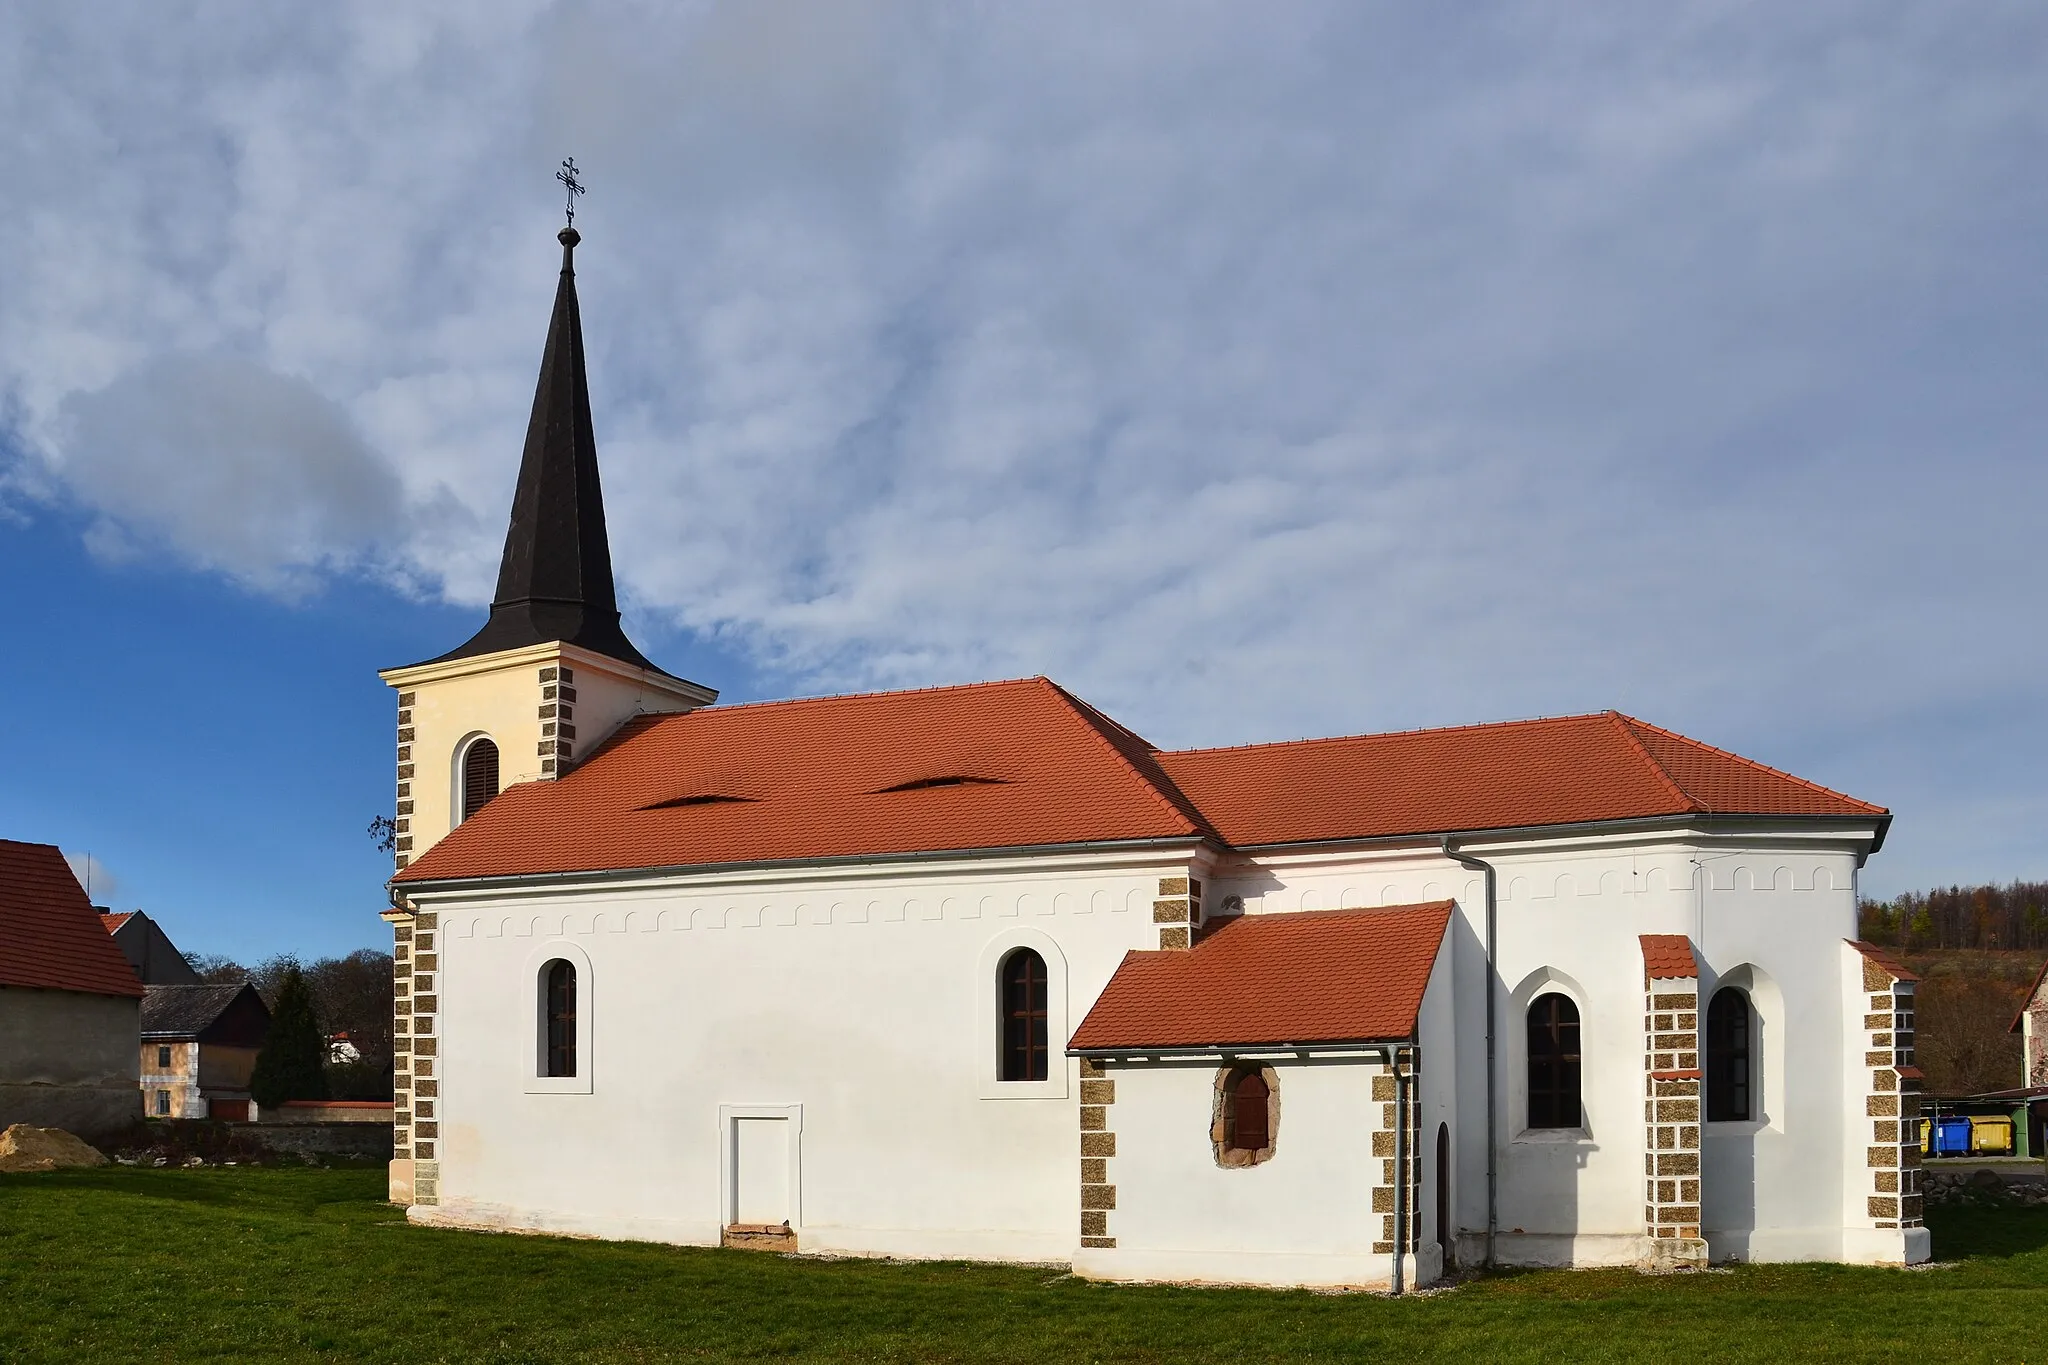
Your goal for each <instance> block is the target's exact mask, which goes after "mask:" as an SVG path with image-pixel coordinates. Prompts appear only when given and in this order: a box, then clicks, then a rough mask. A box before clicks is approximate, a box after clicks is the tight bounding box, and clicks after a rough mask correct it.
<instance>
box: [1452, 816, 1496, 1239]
mask: <svg viewBox="0 0 2048 1365" xmlns="http://www.w3.org/2000/svg"><path fill="white" fill-rule="evenodd" d="M1443 853H1444V856H1445V857H1446V858H1449V859H1450V860H1451V861H1452V862H1454V863H1456V864H1457V865H1458V866H1460V867H1462V868H1464V869H1465V870H1466V871H1468V872H1483V873H1485V874H1486V1268H1487V1269H1488V1270H1491V1269H1493V1266H1494V1259H1493V1253H1494V1246H1493V1244H1494V1238H1495V1237H1496V1236H1497V1235H1498V1233H1499V1231H1500V1161H1499V1148H1500V1137H1499V1134H1500V1118H1499V1115H1498V1113H1497V1112H1496V1110H1497V1108H1498V1106H1499V1103H1500V1100H1499V1098H1498V1093H1499V1089H1500V1078H1499V1077H1498V1076H1497V1075H1496V1074H1495V1072H1496V1070H1497V1063H1496V1061H1495V1042H1494V1037H1495V1033H1496V1031H1497V1030H1496V1028H1495V1025H1494V1015H1495V1013H1496V1010H1497V1005H1496V1003H1495V1000H1494V996H1495V993H1496V992H1495V989H1494V983H1493V977H1494V953H1495V950H1496V949H1497V948H1498V946H1499V943H1498V930H1499V916H1498V914H1497V903H1496V901H1495V900H1494V894H1493V889H1494V888H1493V864H1492V863H1489V862H1485V861H1483V860H1482V859H1479V858H1469V857H1467V856H1465V855H1464V854H1462V853H1460V852H1458V850H1457V849H1455V848H1453V847H1452V846H1451V836H1450V835H1448V834H1446V835H1445V836H1444V841H1443Z"/></svg>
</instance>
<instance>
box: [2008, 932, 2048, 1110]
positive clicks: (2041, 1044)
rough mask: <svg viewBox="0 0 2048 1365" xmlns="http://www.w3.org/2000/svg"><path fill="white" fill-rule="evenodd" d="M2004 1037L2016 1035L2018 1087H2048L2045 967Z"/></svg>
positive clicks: (2047, 972)
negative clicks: (2018, 1037) (2018, 1069)
mask: <svg viewBox="0 0 2048 1365" xmlns="http://www.w3.org/2000/svg"><path fill="white" fill-rule="evenodd" d="M2006 1031H2007V1032H2008V1033H2017V1034H2019V1035H2020V1085H2021V1086H2022V1087H2026V1088H2030V1089H2031V1088H2037V1087H2048V963H2044V964H2042V967H2041V970H2040V972H2039V973H2038V974H2036V975H2035V977H2034V984H2033V986H2032V987H2031V988H2029V989H2028V991H2027V998H2026V1000H2025V1002H2024V1003H2022V1004H2021V1005H2020V1009H2019V1013H2018V1014H2015V1015H2014V1016H2013V1017H2012V1027H2011V1028H2009V1029H2008V1030H2006Z"/></svg>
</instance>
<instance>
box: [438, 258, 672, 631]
mask: <svg viewBox="0 0 2048 1365" xmlns="http://www.w3.org/2000/svg"><path fill="white" fill-rule="evenodd" d="M557 236H558V237H559V238H560V240H561V243H562V279H561V283H560V284H559V285H558V286H557V287H556V289H555V315H554V317H553V318H552V319H551V320H550V321H549V323H548V344H547V350H546V351H544V352H543V353H542V355H541V361H540V383H539V385H538V386H537V387H536V388H535V390H534V394H533V417H532V419H531V420H530V421H529V422H528V423H527V426H526V453H525V455H524V456H522V457H521V459H520V462H519V487H518V489H517V490H516V491H515V492H514V493H513V495H512V525H511V528H510V529H509V530H507V531H506V533H505V558H504V560H503V561H502V562H501V563H500V565H499V567H498V591H497V595H496V596H495V597H493V598H492V599H491V618H490V620H488V621H486V622H485V623H484V628H483V629H482V630H480V631H478V632H477V633H476V634H475V635H473V636H471V637H470V639H469V641H468V643H466V644H464V645H462V646H461V647H459V648H457V649H452V650H450V651H449V652H448V653H446V654H443V655H441V656H440V658H438V659H432V660H429V661H428V662H430V663H441V662H443V661H445V660H449V659H468V658H474V657H475V656H477V655H479V654H495V653H497V652H498V651H500V650H506V649H520V648H523V647H525V646H527V645H537V644H546V643H549V642H551V641H555V640H561V641H565V642H567V643H569V644H572V645H579V646H581V647H582V648H584V649H588V650H592V651H594V652H596V653H598V654H603V655H607V656H609V657H611V658H614V659H621V660H623V661H625V662H627V663H630V664H636V665H638V666H639V667H641V668H649V669H652V668H654V665H653V664H651V663H649V662H648V661H647V658H646V656H645V655H643V654H641V652H640V651H639V650H637V649H635V648H634V647H633V642H632V641H630V640H628V639H627V638H626V633H625V632H624V631H623V630H621V629H620V628H619V603H618V598H617V596H616V594H615V593H614V591H613V588H612V552H611V543H610V541H609V540H608V539H607V538H606V536H605V529H604V492H603V490H602V489H601V488H600V487H599V485H598V478H597V440H596V437H594V436H593V435H592V434H591V429H590V385H589V382H588V380H587V379H586V378H585V377H584V372H583V320H582V317H581V315H580V314H579V313H578V312H577V308H576V268H575V267H576V262H575V252H576V244H577V243H578V242H580V241H582V240H583V238H582V234H580V233H578V232H577V231H576V229H575V228H573V227H565V228H563V229H562V230H561V232H560V233H558V234H557ZM655 671H656V672H660V671H661V670H659V669H655Z"/></svg>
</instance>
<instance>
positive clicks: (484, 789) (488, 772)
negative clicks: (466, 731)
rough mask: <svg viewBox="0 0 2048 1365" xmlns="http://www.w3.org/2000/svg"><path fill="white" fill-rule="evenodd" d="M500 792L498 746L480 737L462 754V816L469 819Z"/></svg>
mask: <svg viewBox="0 0 2048 1365" xmlns="http://www.w3.org/2000/svg"><path fill="white" fill-rule="evenodd" d="M497 794H498V746H497V745H495V744H493V743H491V741H489V740H487V739H480V740H478V741H476V742H475V743H474V744H472V745H470V746H469V750H468V752H466V753H465V754H463V756H462V818H463V819H465V820H467V819H468V818H469V817H470V816H472V815H475V814H476V813H477V812H478V811H480V810H482V809H483V808H484V805H485V803H486V802H488V801H489V800H490V799H491V798H492V797H494V796H496V795H497Z"/></svg>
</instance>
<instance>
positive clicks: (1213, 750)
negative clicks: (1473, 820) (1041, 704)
mask: <svg viewBox="0 0 2048 1365" xmlns="http://www.w3.org/2000/svg"><path fill="white" fill-rule="evenodd" d="M1612 714H1615V713H1614V712H1611V711H1581V712H1575V713H1572V714H1570V715H1562V716H1523V717H1521V718H1519V719H1515V720H1482V721H1470V722H1467V723H1466V724H1463V725H1424V726H1418V727H1416V728H1414V729H1409V730H1372V731H1365V732H1362V733H1358V734H1349V735H1305V736H1303V737H1302V738H1300V739H1268V740H1260V741H1258V742H1256V743H1252V744H1212V745H1209V746H1207V747H1205V748H1200V749H1161V750H1160V751H1159V752H1160V754H1161V756H1162V757H1166V758H1186V757H1191V756H1193V755H1196V754H1234V753H1242V752H1243V751H1245V750H1247V749H1289V748H1297V747H1300V746H1302V745H1308V744H1352V743H1356V742H1358V741H1360V740H1367V739H1402V738H1405V737H1407V736H1411V735H1452V734H1459V733H1462V732H1465V731H1469V730H1509V729H1514V728H1516V727H1517V726H1524V725H1561V724H1563V723H1565V722H1566V721H1574V720H1598V719H1599V718H1600V717H1601V716H1604V715H1612Z"/></svg>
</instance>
